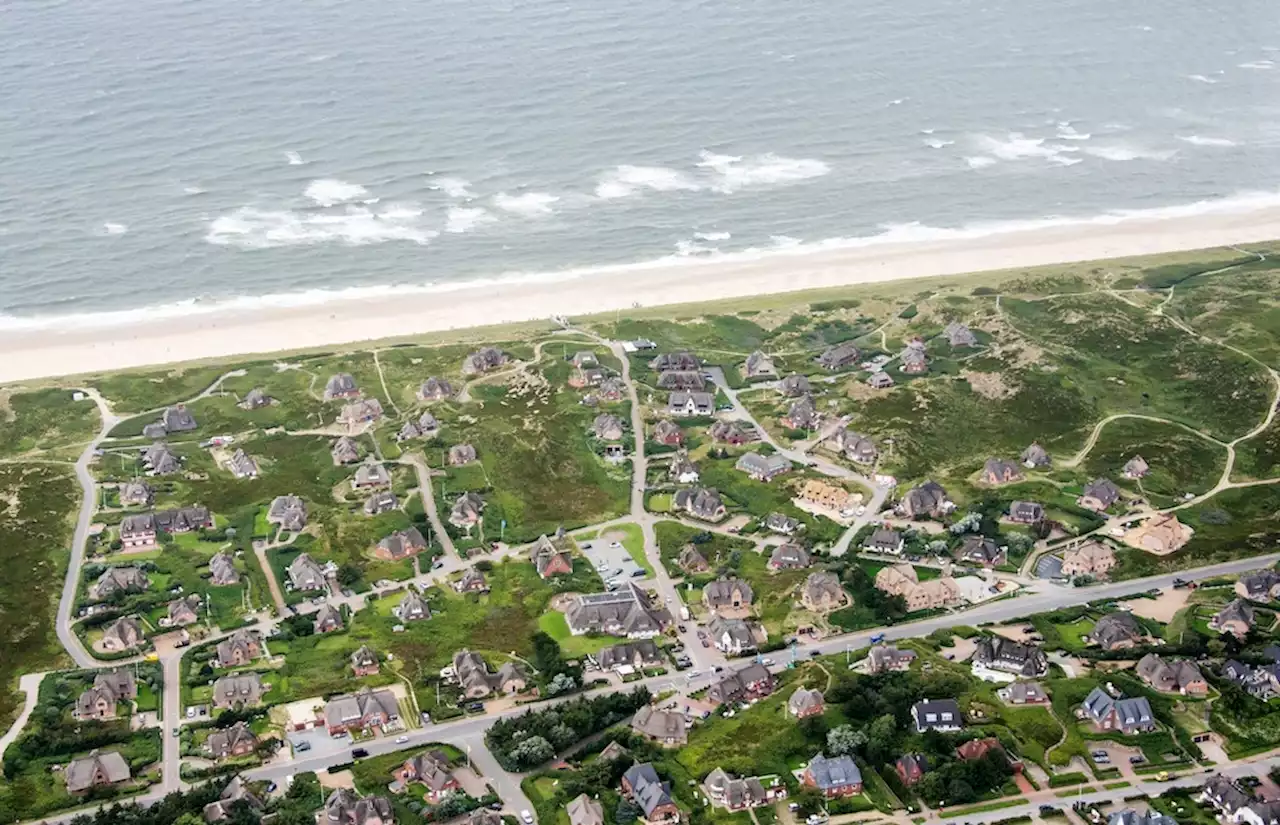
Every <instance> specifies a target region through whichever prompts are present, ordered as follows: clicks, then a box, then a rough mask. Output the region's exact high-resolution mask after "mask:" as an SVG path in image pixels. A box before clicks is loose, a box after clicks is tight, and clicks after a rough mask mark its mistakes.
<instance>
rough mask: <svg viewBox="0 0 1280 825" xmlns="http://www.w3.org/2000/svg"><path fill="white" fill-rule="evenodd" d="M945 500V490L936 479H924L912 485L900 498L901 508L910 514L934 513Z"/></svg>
mask: <svg viewBox="0 0 1280 825" xmlns="http://www.w3.org/2000/svg"><path fill="white" fill-rule="evenodd" d="M946 501H947V491H946V490H944V489H943V488H942V485H941V484H939V483H938V482H936V481H926V482H925V483H924V484H921V485H920V486H919V487H913V488H912V489H910V490H908V491H907V494H906V495H905V496H903V498H902V504H901V507H902V510H903V512H905V513H907V514H908V515H911V516H918V515H926V514H930V513H934V512H936V511H938V510H939V509H941V508H942V505H943V503H944V502H946Z"/></svg>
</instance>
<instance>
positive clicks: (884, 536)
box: [863, 527, 902, 551]
mask: <svg viewBox="0 0 1280 825" xmlns="http://www.w3.org/2000/svg"><path fill="white" fill-rule="evenodd" d="M863 546H864V547H866V548H867V549H869V550H892V551H897V550H899V549H901V548H902V534H901V533H899V532H898V531H897V530H894V529H892V528H888V527H880V528H877V529H876V530H875V532H873V533H872V534H871V536H870V537H869V538H868V539H867V543H866V544H864V545H863Z"/></svg>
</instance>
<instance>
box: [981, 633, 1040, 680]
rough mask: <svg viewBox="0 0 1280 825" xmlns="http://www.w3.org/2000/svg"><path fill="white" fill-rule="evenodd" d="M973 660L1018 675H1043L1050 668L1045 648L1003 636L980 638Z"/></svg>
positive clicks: (993, 668)
mask: <svg viewBox="0 0 1280 825" xmlns="http://www.w3.org/2000/svg"><path fill="white" fill-rule="evenodd" d="M973 662H974V663H975V664H979V665H983V666H985V667H988V668H991V669H992V670H1000V671H1004V672H1005V673H1013V674H1015V675H1018V676H1028V677H1030V676H1043V675H1045V673H1047V672H1048V670H1049V660H1048V658H1047V657H1046V656H1045V653H1044V650H1042V649H1041V648H1039V647H1037V646H1035V645H1031V644H1022V643H1021V642H1015V641H1013V640H1012V639H1006V638H1005V637H1003V636H987V637H985V638H983V639H980V640H979V641H978V643H977V646H976V648H975V649H974V652H973Z"/></svg>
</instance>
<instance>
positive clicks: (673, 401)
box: [667, 392, 716, 413]
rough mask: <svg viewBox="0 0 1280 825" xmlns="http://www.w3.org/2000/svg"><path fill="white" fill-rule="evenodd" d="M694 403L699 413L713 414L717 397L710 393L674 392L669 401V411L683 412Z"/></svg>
mask: <svg viewBox="0 0 1280 825" xmlns="http://www.w3.org/2000/svg"><path fill="white" fill-rule="evenodd" d="M690 402H692V403H693V406H694V407H695V408H696V410H697V411H698V412H706V413H709V412H712V411H713V410H715V406H716V397H715V396H714V395H712V394H711V393H709V392H673V393H671V397H670V398H668V399H667V409H668V410H671V411H678V410H683V409H684V407H685V405H687V404H689V403H690Z"/></svg>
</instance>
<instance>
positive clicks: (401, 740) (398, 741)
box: [396, 736, 409, 745]
mask: <svg viewBox="0 0 1280 825" xmlns="http://www.w3.org/2000/svg"><path fill="white" fill-rule="evenodd" d="M408 741H409V737H407V736H397V737H396V744H397V745H403V744H404V743H405V742H408Z"/></svg>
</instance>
